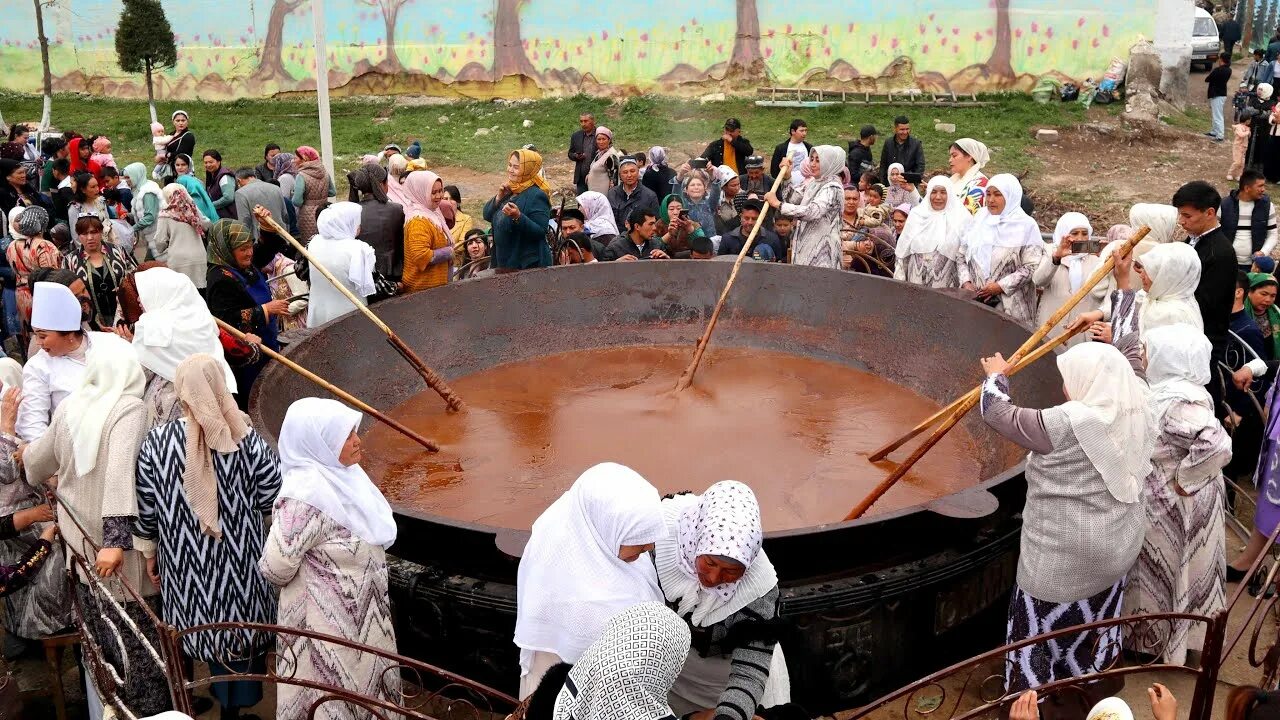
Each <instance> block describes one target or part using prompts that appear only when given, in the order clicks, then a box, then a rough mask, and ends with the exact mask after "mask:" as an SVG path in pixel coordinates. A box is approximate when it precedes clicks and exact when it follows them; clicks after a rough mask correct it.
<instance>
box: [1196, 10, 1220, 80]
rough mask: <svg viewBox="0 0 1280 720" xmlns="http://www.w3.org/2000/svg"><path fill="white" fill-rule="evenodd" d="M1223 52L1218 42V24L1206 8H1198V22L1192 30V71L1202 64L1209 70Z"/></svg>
mask: <svg viewBox="0 0 1280 720" xmlns="http://www.w3.org/2000/svg"><path fill="white" fill-rule="evenodd" d="M1220 52H1222V43H1221V42H1220V41H1219V40H1218V24H1217V23H1216V22H1214V21H1213V16H1212V15H1210V14H1209V13H1208V12H1207V11H1206V10H1205V9H1204V8H1202V7H1198V6H1197V7H1196V22H1195V25H1194V26H1193V27H1192V29H1191V69H1192V70H1195V69H1196V63H1201V64H1203V65H1204V68H1205V69H1206V70H1208V69H1209V68H1210V67H1212V66H1213V62H1214V61H1215V60H1217V59H1218V54H1219V53H1220Z"/></svg>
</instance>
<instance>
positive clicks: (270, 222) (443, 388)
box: [253, 205, 462, 410]
mask: <svg viewBox="0 0 1280 720" xmlns="http://www.w3.org/2000/svg"><path fill="white" fill-rule="evenodd" d="M261 207H262V206H261V205H259V206H258V207H255V208H254V209H253V215H254V217H255V218H257V220H258V223H259V224H260V225H265V226H266V227H267V228H268V229H269V230H271V232H273V233H275V234H277V235H279V236H280V237H282V238H284V239H285V241H287V242H288V243H289V244H290V245H293V247H294V249H296V250H297V251H298V252H299V253H301V254H302V256H303V257H305V258H306V259H307V263H309V264H310V266H311V267H313V268H315V269H316V270H317V271H319V273H320V274H321V275H323V276H325V278H326V279H328V280H329V282H330V283H332V284H333V286H334V287H335V288H337V289H338V291H339V292H341V293H342V294H343V295H346V296H347V299H348V300H350V301H351V304H352V305H354V306H355V307H356V309H357V310H359V311H360V312H361V313H362V314H363V315H364V316H365V317H367V318H369V320H370V322H372V323H373V324H374V325H377V326H378V329H379V330H381V331H382V332H383V333H385V334H386V336H387V342H389V343H391V347H393V348H395V349H396V352H398V353H400V355H401V357H403V358H404V359H405V360H407V361H408V362H409V364H410V365H412V366H413V368H414V369H415V370H417V371H418V374H419V375H421V376H422V379H423V380H425V381H426V382H427V386H428V387H430V388H431V389H432V390H435V391H436V392H437V393H439V394H440V397H442V398H444V401H445V403H446V404H447V405H448V406H449V409H450V410H459V409H461V408H462V398H460V397H458V395H457V393H455V392H454V391H453V389H452V388H450V387H449V385H448V383H446V382H445V381H444V378H442V377H440V374H439V373H437V372H436V371H435V370H432V369H431V368H430V367H429V366H428V365H427V364H426V363H425V362H424V361H423V360H422V358H420V357H418V354H417V353H415V352H414V351H413V349H412V348H410V347H409V346H408V345H406V344H405V343H404V341H403V340H401V339H400V337H399V336H398V335H396V334H395V331H393V330H392V329H391V328H390V327H388V326H387V324H386V323H385V322H383V321H382V318H380V317H378V316H377V315H376V314H375V313H374V312H373V311H372V310H370V309H369V307H368V306H367V305H365V304H364V303H363V302H361V301H360V298H357V297H356V295H355V293H353V292H351V290H350V289H348V288H347V286H346V285H344V284H342V283H341V282H339V281H338V279H337V278H335V277H334V276H333V273H331V272H329V269H328V268H326V267H325V266H324V265H321V264H320V263H319V262H316V259H315V257H313V256H312V255H311V253H309V252H307V248H306V246H304V245H303V244H302V243H300V242H298V241H297V240H295V239H294V237H293V236H292V235H290V234H289V232H288V231H287V230H285V229H284V228H283V227H280V223H278V222H276V219H275V218H273V217H271V213H270V212H268V211H267V210H266V208H262V209H261V210H259V208H261Z"/></svg>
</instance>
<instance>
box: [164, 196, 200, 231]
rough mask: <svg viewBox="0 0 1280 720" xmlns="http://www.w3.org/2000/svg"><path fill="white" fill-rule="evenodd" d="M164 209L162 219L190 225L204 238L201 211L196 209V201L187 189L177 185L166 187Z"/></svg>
mask: <svg viewBox="0 0 1280 720" xmlns="http://www.w3.org/2000/svg"><path fill="white" fill-rule="evenodd" d="M162 192H163V193H164V203H165V204H164V209H162V210H161V211H160V217H162V218H171V219H173V220H177V221H178V222H181V223H186V224H187V225H190V226H191V227H192V229H194V230H195V231H196V234H197V235H199V236H200V237H202V238H203V237H204V232H205V230H204V224H203V223H201V222H200V220H201V217H200V211H199V210H198V209H196V203H195V200H193V199H192V198H191V195H190V194H189V193H187V189H186V188H184V187H182V186H181V185H178V184H177V183H169V184H168V185H165V186H164V190H163V191H162Z"/></svg>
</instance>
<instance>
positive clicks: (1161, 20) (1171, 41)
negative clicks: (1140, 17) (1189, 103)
mask: <svg viewBox="0 0 1280 720" xmlns="http://www.w3.org/2000/svg"><path fill="white" fill-rule="evenodd" d="M1195 19H1196V15H1195V3H1194V2H1193V0H1156V37H1155V41H1154V43H1153V44H1154V45H1155V47H1156V52H1158V53H1160V64H1161V65H1162V66H1163V72H1162V73H1161V76H1160V94H1161V95H1163V96H1164V99H1165V100H1168V101H1169V102H1171V103H1173V104H1174V105H1175V106H1177V107H1178V108H1182V106H1183V105H1184V104H1185V102H1186V98H1187V92H1188V86H1189V83H1190V77H1191V30H1192V28H1193V27H1194V26H1195Z"/></svg>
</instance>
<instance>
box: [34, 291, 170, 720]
mask: <svg viewBox="0 0 1280 720" xmlns="http://www.w3.org/2000/svg"><path fill="white" fill-rule="evenodd" d="M37 292H39V288H37ZM37 302H38V300H37ZM144 384H145V383H144V380H143V376H142V366H141V365H139V364H138V359H137V357H136V356H135V355H134V354H133V348H132V347H130V346H129V343H127V342H125V341H124V340H122V339H120V338H118V337H116V336H114V335H102V336H101V337H99V338H96V339H95V340H94V343H93V345H92V346H91V347H90V348H89V350H88V357H87V361H86V365H85V370H84V379H83V381H82V384H81V385H80V387H79V389H77V390H76V391H75V392H73V393H71V395H70V396H68V397H67V399H66V400H64V401H63V402H62V404H61V405H59V406H58V409H57V411H55V412H54V414H53V421H52V422H51V423H50V424H49V430H48V432H46V433H44V435H42V436H41V437H40V439H38V440H36V441H35V442H33V443H31V444H30V445H28V446H27V448H26V451H25V452H24V453H23V455H22V460H23V463H24V464H25V465H26V471H27V482H28V483H31V484H32V485H35V486H42V485H44V484H45V483H46V482H49V479H50V478H53V481H52V482H51V483H50V484H51V485H52V487H53V488H54V489H56V491H57V495H58V506H57V510H58V526H59V528H60V529H61V531H62V535H63V537H64V539H65V540H66V544H67V547H69V548H72V549H73V550H75V551H76V552H81V553H84V554H85V556H86V558H85V559H86V562H89V563H92V564H91V565H90V567H89V572H92V573H94V574H96V575H97V576H98V579H99V580H100V581H101V582H102V583H103V584H104V585H105V586H106V589H107V591H109V592H110V593H111V595H112V596H113V597H114V599H115V601H116V602H118V603H121V604H123V605H124V607H125V610H126V611H127V612H128V614H129V617H130V618H132V619H133V621H134V623H135V624H136V625H137V626H138V628H140V629H141V631H142V633H143V637H146V639H147V640H148V641H150V642H151V643H152V646H153V647H159V644H158V643H159V637H158V636H157V634H156V627H155V625H154V624H153V623H152V622H151V621H150V620H149V619H148V618H147V616H146V614H145V611H144V610H143V609H142V608H141V607H140V606H139V605H138V603H137V601H135V600H134V599H133V596H132V595H130V594H127V593H126V591H125V590H124V589H123V588H122V587H121V586H120V585H119V584H118V583H116V582H114V581H113V580H111V578H112V577H114V576H117V575H118V576H119V577H120V578H121V579H122V580H124V581H126V582H128V583H129V585H130V586H131V587H133V588H134V589H135V590H136V591H137V592H138V593H139V594H140V595H141V596H142V597H143V598H145V599H146V602H147V604H148V605H150V606H151V609H152V610H153V611H155V612H159V604H158V603H157V602H155V601H156V600H157V598H156V597H155V596H156V594H157V592H158V590H157V588H156V586H155V584H154V583H152V582H151V579H150V577H149V576H148V575H147V572H146V565H145V562H144V559H143V555H144V554H146V553H152V552H154V550H155V545H154V544H153V543H151V542H150V541H148V540H144V539H142V538H140V537H135V536H134V534H133V526H134V523H135V522H136V521H137V518H138V501H137V494H136V490H135V482H134V463H135V461H136V459H137V457H138V448H139V446H141V445H142V439H143V438H144V437H145V436H146V434H147V429H148V428H147V413H146V409H145V408H144V407H143V406H142V389H143V386H144ZM73 517H74V518H75V520H74V521H73V520H72V518H73ZM94 547H97V548H100V549H98V550H96V551H95V550H94V549H93V548H94ZM95 552H96V558H95V557H94V554H95ZM95 560H96V562H95ZM74 575H75V578H76V580H77V582H76V583H74V586H75V593H76V595H77V597H78V599H79V602H80V604H81V605H80V606H81V608H82V609H83V611H84V612H83V617H84V622H85V625H84V630H85V632H87V633H89V634H90V635H92V636H93V638H94V640H95V642H96V644H97V645H98V647H99V648H101V649H102V651H103V653H104V654H105V656H106V657H105V658H104V659H105V660H106V661H107V662H109V663H111V664H112V665H115V666H116V667H118V668H119V667H123V666H124V665H123V662H122V661H123V658H122V657H120V654H119V645H118V641H116V640H115V638H118V637H121V636H122V637H123V644H124V651H125V654H126V655H127V656H128V667H129V676H128V682H126V683H124V684H122V685H121V686H119V687H118V688H116V692H117V694H118V695H119V697H120V699H121V700H123V701H124V703H125V705H127V706H128V707H129V708H130V709H131V710H133V711H134V712H135V713H137V714H138V715H141V716H146V715H154V714H156V713H159V712H163V711H164V710H167V709H169V707H170V697H169V684H168V681H167V679H166V677H165V668H164V667H162V666H161V665H160V664H159V663H157V662H156V661H155V659H154V658H153V657H151V655H150V653H149V652H148V651H147V650H146V649H145V647H144V646H143V644H142V640H141V638H140V637H139V635H138V634H137V633H134V632H123V633H120V635H117V634H116V633H117V631H116V630H114V629H113V628H114V625H115V624H116V623H117V622H118V618H117V617H116V616H115V615H114V614H113V613H114V611H113V610H110V609H108V608H107V607H106V603H105V601H104V600H103V599H101V592H102V591H101V590H93V591H91V590H90V587H89V583H90V579H89V577H88V576H87V575H86V574H85V572H84V571H83V570H78V571H77V572H76V573H75V574H74ZM109 619H110V620H109ZM86 677H92V673H89V674H87V675H86ZM91 705H92V700H91Z"/></svg>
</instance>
